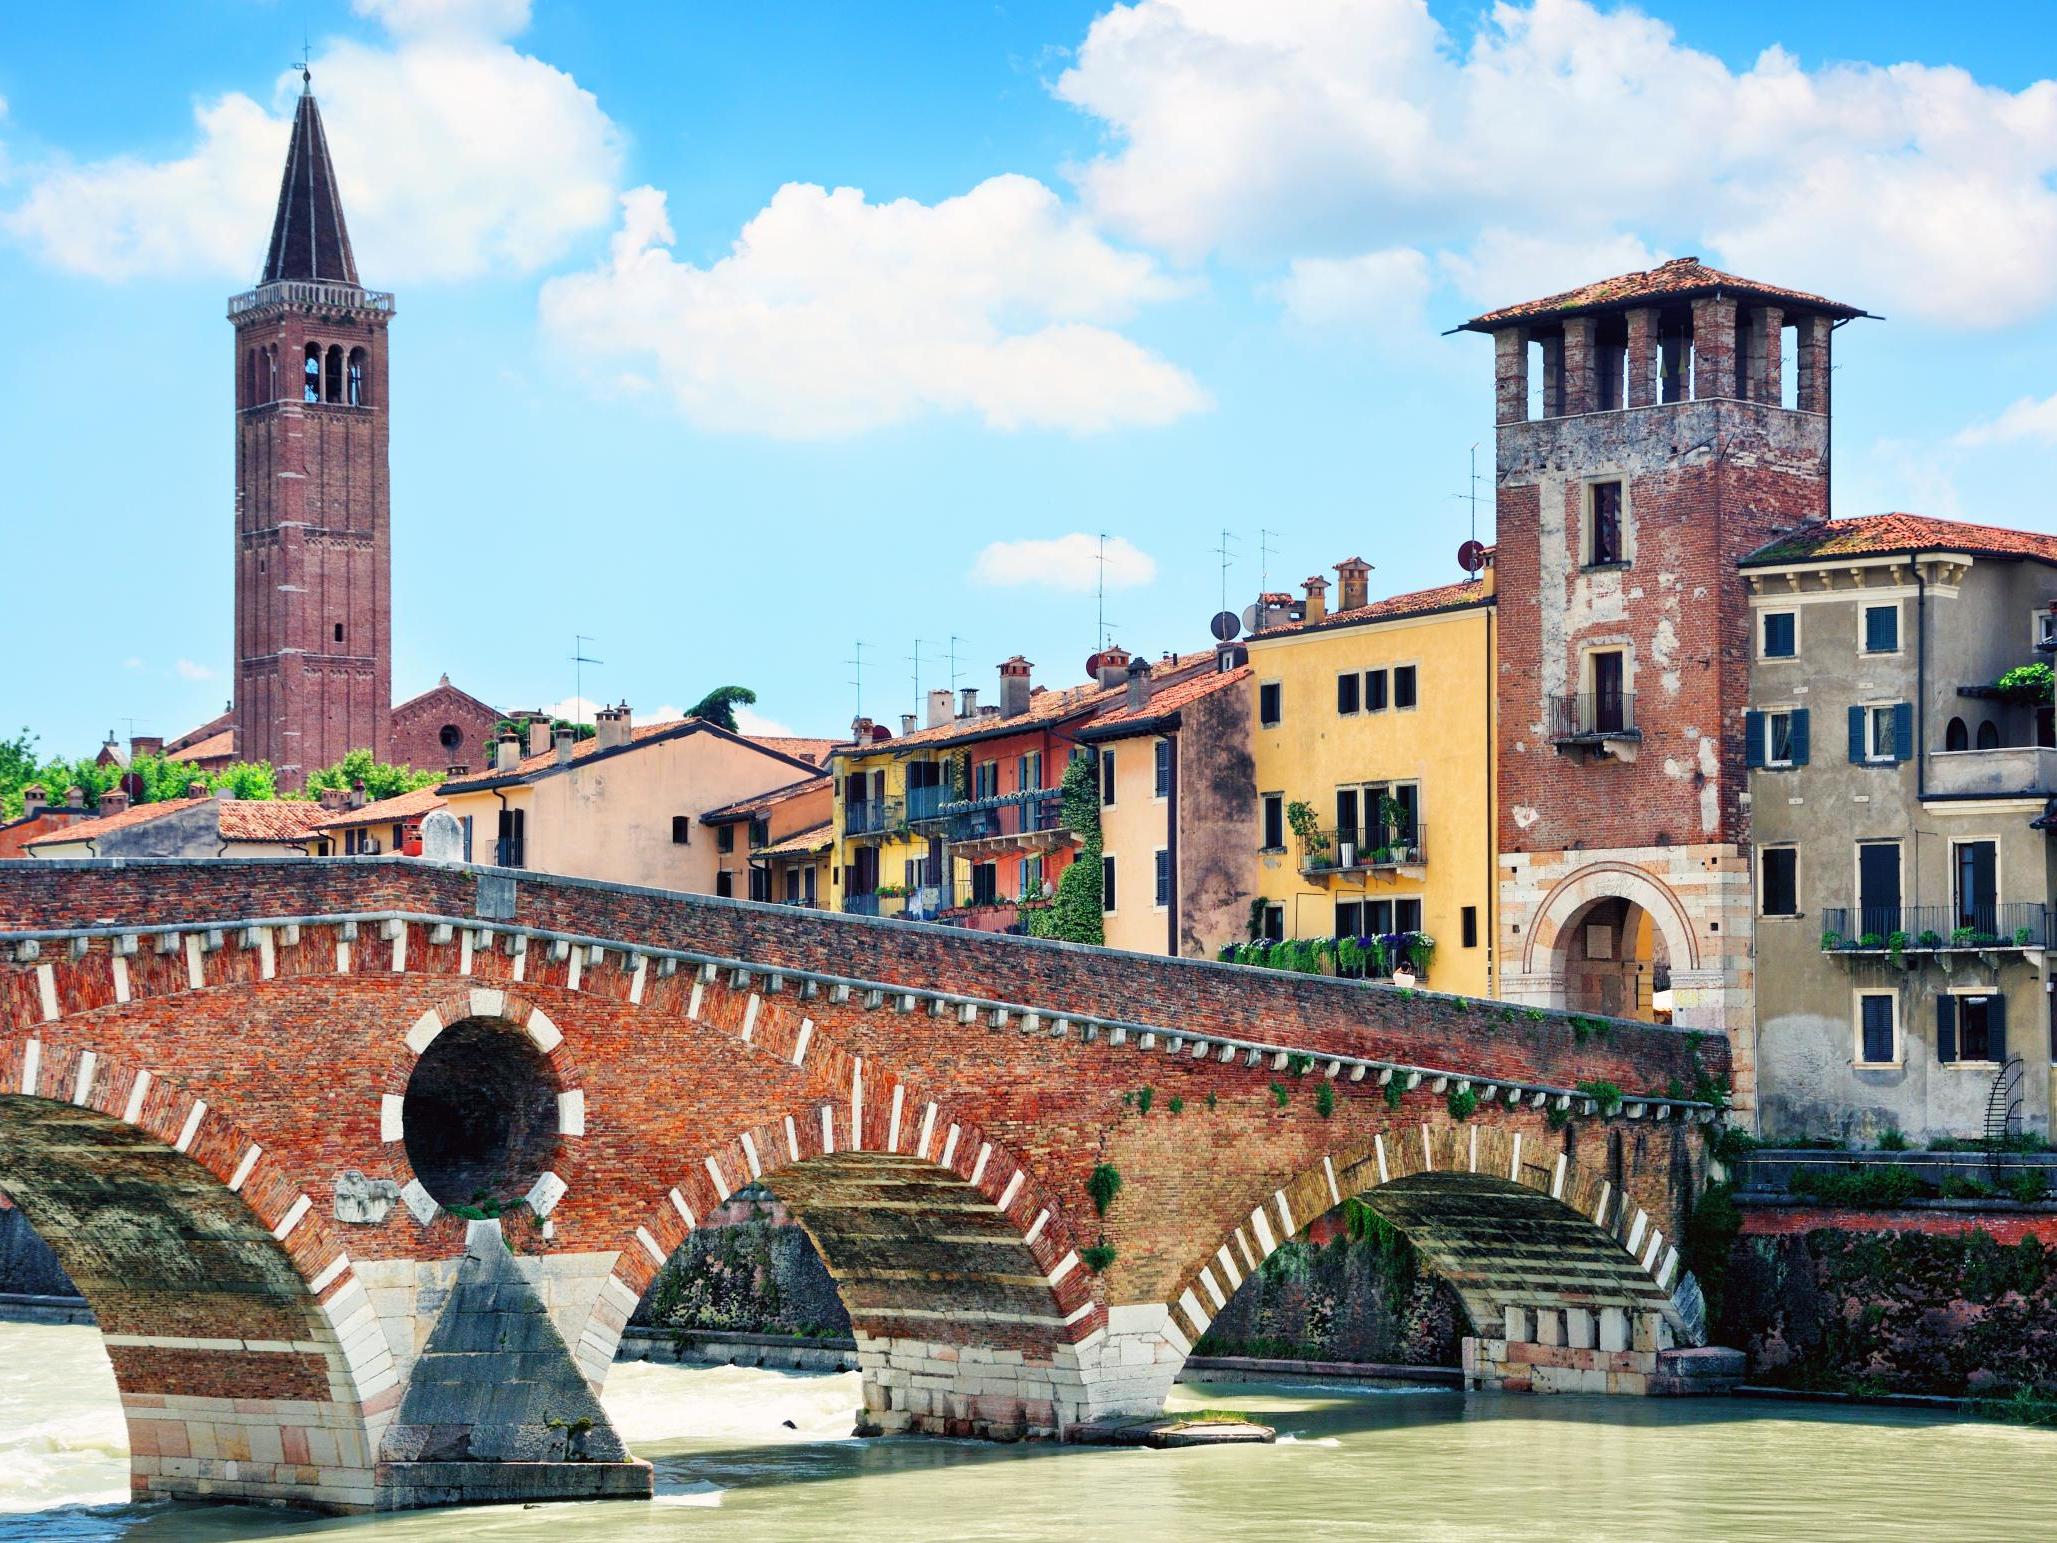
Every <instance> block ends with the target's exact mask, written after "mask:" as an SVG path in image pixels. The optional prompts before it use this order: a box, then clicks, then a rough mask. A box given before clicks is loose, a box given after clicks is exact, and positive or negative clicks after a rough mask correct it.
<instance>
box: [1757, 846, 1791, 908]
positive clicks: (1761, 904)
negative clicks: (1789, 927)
mask: <svg viewBox="0 0 2057 1543" xmlns="http://www.w3.org/2000/svg"><path fill="white" fill-rule="evenodd" d="M1757 914H1758V915H1759V916H1798V915H1799V914H1800V849H1799V848H1798V847H1761V848H1759V849H1758V858H1757Z"/></svg>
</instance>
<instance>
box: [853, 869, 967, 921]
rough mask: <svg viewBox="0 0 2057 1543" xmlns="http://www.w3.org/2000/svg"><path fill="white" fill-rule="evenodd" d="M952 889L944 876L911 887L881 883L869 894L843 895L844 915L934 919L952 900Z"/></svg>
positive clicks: (914, 919)
mask: <svg viewBox="0 0 2057 1543" xmlns="http://www.w3.org/2000/svg"><path fill="white" fill-rule="evenodd" d="M953 896H954V889H953V886H952V885H951V883H950V881H949V880H947V879H945V880H942V881H940V882H937V883H933V884H917V885H915V886H913V887H912V888H911V889H910V888H906V887H903V886H901V885H898V884H882V885H880V886H879V887H878V888H877V889H875V890H873V891H872V892H871V893H870V894H865V895H845V896H844V897H843V914H844V915H846V916H883V917H886V918H888V919H891V918H894V917H898V918H900V919H901V920H903V921H913V922H927V921H934V920H936V919H937V918H938V917H939V916H941V915H942V914H943V912H945V911H947V910H949V909H950V908H951V906H952V903H953Z"/></svg>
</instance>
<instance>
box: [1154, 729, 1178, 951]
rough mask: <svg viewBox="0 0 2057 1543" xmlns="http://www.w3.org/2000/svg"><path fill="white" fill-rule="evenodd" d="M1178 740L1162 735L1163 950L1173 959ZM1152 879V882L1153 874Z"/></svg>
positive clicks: (1175, 895)
mask: <svg viewBox="0 0 2057 1543" xmlns="http://www.w3.org/2000/svg"><path fill="white" fill-rule="evenodd" d="M1178 740H1179V737H1178V735H1177V734H1176V733H1172V734H1167V735H1165V736H1164V742H1165V744H1166V745H1168V746H1169V747H1170V749H1171V792H1170V793H1169V794H1167V795H1166V798H1165V805H1164V846H1165V850H1166V853H1167V854H1168V855H1167V857H1166V861H1167V862H1168V863H1169V864H1170V866H1171V903H1170V904H1169V905H1168V906H1166V907H1165V930H1164V952H1165V953H1166V954H1167V955H1168V956H1170V957H1171V958H1173V959H1176V958H1178V897H1179V882H1178ZM1151 877H1152V880H1153V882H1154V880H1155V877H1156V876H1155V875H1154V874H1153V875H1152V876H1151Z"/></svg>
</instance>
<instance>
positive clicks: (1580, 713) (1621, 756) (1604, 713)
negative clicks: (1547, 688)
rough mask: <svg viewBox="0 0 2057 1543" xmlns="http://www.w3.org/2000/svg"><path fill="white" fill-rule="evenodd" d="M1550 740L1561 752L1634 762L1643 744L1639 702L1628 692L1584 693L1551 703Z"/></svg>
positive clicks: (1554, 697)
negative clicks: (1639, 724)
mask: <svg viewBox="0 0 2057 1543" xmlns="http://www.w3.org/2000/svg"><path fill="white" fill-rule="evenodd" d="M1549 708H1550V738H1551V740H1552V741H1553V742H1554V743H1555V744H1556V746H1557V748H1558V750H1559V751H1560V752H1569V753H1571V754H1574V755H1583V756H1586V757H1588V758H1590V759H1592V760H1603V759H1607V758H1610V757H1611V758H1613V759H1615V760H1621V761H1633V760H1634V759H1635V758H1636V750H1637V749H1638V747H1639V746H1640V745H1641V744H1642V740H1643V731H1642V730H1641V729H1639V728H1637V727H1636V699H1635V697H1634V695H1633V694H1632V693H1629V692H1626V691H1601V692H1592V691H1581V692H1578V693H1576V694H1575V695H1571V696H1553V697H1551V698H1550V700H1549Z"/></svg>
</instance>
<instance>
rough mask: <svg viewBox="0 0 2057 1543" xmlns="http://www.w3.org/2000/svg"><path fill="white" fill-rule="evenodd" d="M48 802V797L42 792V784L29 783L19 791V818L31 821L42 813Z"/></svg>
mask: <svg viewBox="0 0 2057 1543" xmlns="http://www.w3.org/2000/svg"><path fill="white" fill-rule="evenodd" d="M49 802H50V795H49V794H48V793H45V792H44V791H43V784H42V783H40V782H31V783H30V784H29V785H28V786H27V787H25V788H23V789H22V790H21V817H22V818H23V819H25V820H33V819H34V818H35V817H36V816H37V815H39V814H41V813H42V812H43V809H44V807H45V806H46V805H48V804H49Z"/></svg>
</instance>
